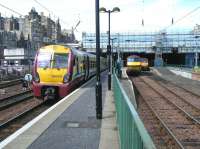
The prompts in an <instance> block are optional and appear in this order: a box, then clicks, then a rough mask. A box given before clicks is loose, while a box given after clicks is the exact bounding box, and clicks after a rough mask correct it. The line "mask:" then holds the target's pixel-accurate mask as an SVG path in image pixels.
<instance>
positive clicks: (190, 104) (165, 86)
mask: <svg viewBox="0 0 200 149" xmlns="http://www.w3.org/2000/svg"><path fill="white" fill-rule="evenodd" d="M151 80H153V79H151ZM153 81H155V80H153ZM156 83H157V84H159V85H160V86H162V87H163V88H165V89H166V90H168V91H169V92H170V93H172V94H173V95H174V96H176V97H178V98H180V99H182V101H183V102H185V103H186V104H188V105H189V106H191V107H192V108H193V109H195V110H197V111H196V112H198V113H199V116H200V108H199V107H197V106H195V105H193V104H192V103H190V102H189V101H187V100H186V99H185V98H183V97H182V96H181V95H178V94H177V93H176V92H175V91H173V90H171V89H169V87H167V85H165V84H164V83H162V82H161V81H156ZM169 83H171V82H169ZM171 84H173V83H171ZM173 85H174V86H175V87H176V88H181V87H179V86H176V85H175V84H173ZM181 89H183V88H181ZM184 91H186V92H187V93H189V94H192V96H196V98H200V96H198V95H196V94H193V92H191V91H188V90H185V89H184ZM197 121H199V120H197Z"/></svg>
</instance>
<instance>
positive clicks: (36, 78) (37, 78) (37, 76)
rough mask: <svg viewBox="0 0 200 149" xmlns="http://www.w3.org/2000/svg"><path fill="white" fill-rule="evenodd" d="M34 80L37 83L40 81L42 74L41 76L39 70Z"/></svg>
mask: <svg viewBox="0 0 200 149" xmlns="http://www.w3.org/2000/svg"><path fill="white" fill-rule="evenodd" d="M34 81H35V82H37V83H39V82H40V76H39V74H38V73H37V72H36V73H35V76H34Z"/></svg>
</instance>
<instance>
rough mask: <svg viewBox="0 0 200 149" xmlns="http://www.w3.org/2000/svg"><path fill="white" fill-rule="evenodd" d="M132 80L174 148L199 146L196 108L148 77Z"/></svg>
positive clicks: (197, 112)
mask: <svg viewBox="0 0 200 149" xmlns="http://www.w3.org/2000/svg"><path fill="white" fill-rule="evenodd" d="M132 81H133V82H134V85H135V86H136V87H137V89H138V91H139V93H140V95H141V96H142V98H143V99H144V101H145V103H146V104H147V105H148V107H149V108H150V109H151V111H152V113H154V116H155V117H156V118H157V119H158V120H159V121H160V123H161V124H162V128H163V129H162V130H165V132H166V133H167V134H168V136H170V137H169V138H170V139H167V140H169V141H170V144H172V146H175V148H199V147H200V127H199V126H200V125H199V121H198V120H197V119H195V117H194V115H198V116H199V110H198V109H194V110H193V108H192V107H190V106H191V105H189V104H187V102H185V101H184V100H183V99H181V98H180V97H178V96H176V95H175V94H173V93H172V92H170V91H169V90H167V89H166V88H164V87H163V86H160V85H159V84H156V83H155V81H154V82H153V80H150V79H149V78H148V77H138V78H132ZM175 101H176V102H175ZM181 101H182V102H181ZM180 105H181V106H180ZM160 136H162V134H160ZM165 141H166V140H165ZM167 144H169V143H168V142H167ZM169 148H170V147H169ZM172 148H173V147H172Z"/></svg>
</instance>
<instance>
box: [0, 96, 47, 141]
mask: <svg viewBox="0 0 200 149" xmlns="http://www.w3.org/2000/svg"><path fill="white" fill-rule="evenodd" d="M44 103H45V102H43V101H39V100H37V99H35V98H32V99H29V100H28V101H24V103H20V104H17V105H15V107H14V106H13V107H10V108H8V109H5V110H3V111H0V114H3V115H4V117H2V116H1V120H0V141H2V140H3V139H5V138H6V137H7V136H9V135H10V134H12V133H13V132H15V131H16V130H17V129H19V128H21V127H22V126H23V125H24V124H26V123H27V122H29V121H30V120H32V119H33V118H34V117H36V116H37V115H39V114H40V113H42V112H43V111H44V110H46V109H47V108H49V106H48V105H47V104H44Z"/></svg>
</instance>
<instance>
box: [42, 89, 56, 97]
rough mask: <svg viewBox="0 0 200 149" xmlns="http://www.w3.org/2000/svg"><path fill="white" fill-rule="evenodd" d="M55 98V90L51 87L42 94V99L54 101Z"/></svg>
mask: <svg viewBox="0 0 200 149" xmlns="http://www.w3.org/2000/svg"><path fill="white" fill-rule="evenodd" d="M55 97H56V89H55V88H53V87H48V88H46V90H45V92H44V99H55Z"/></svg>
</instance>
